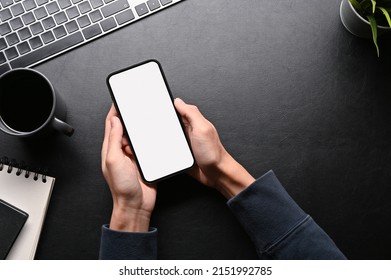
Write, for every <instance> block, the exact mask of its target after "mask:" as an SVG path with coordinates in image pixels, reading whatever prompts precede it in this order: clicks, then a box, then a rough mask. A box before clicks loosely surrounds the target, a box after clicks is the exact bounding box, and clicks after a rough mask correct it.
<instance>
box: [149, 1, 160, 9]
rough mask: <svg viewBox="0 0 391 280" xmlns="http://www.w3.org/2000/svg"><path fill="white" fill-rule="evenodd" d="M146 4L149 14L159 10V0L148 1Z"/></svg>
mask: <svg viewBox="0 0 391 280" xmlns="http://www.w3.org/2000/svg"><path fill="white" fill-rule="evenodd" d="M147 4H148V8H149V9H150V10H151V12H152V11H154V10H156V9H159V8H160V4H159V0H149V1H147Z"/></svg>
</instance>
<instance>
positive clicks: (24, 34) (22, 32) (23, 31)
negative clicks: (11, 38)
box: [18, 27, 31, 41]
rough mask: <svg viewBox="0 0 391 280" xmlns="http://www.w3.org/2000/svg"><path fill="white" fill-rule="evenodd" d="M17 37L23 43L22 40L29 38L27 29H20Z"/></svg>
mask: <svg viewBox="0 0 391 280" xmlns="http://www.w3.org/2000/svg"><path fill="white" fill-rule="evenodd" d="M18 35H19V38H20V40H22V41H24V40H26V39H28V38H30V37H31V32H30V30H29V29H28V28H27V27H25V28H23V29H20V30H19V31H18Z"/></svg>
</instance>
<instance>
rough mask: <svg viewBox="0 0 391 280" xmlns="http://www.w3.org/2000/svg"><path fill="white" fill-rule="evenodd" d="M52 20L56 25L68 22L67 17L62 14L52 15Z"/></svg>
mask: <svg viewBox="0 0 391 280" xmlns="http://www.w3.org/2000/svg"><path fill="white" fill-rule="evenodd" d="M54 20H55V21H56V23H57V24H62V23H64V22H66V21H67V20H68V18H67V16H66V15H65V13H64V12H59V13H58V14H55V15H54Z"/></svg>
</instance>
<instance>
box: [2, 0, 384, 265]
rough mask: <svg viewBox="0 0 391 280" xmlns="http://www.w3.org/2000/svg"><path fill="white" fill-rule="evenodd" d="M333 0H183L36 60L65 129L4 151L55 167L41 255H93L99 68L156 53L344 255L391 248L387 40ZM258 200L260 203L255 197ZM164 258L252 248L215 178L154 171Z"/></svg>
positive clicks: (100, 193) (14, 142) (107, 204)
mask: <svg viewBox="0 0 391 280" xmlns="http://www.w3.org/2000/svg"><path fill="white" fill-rule="evenodd" d="M339 4H340V0H330V1H320V0H318V1H307V0H292V1H259V0H258V1H254V0H242V1H237V0H235V1H233V0H228V1H227V0H214V1H209V0H186V1H183V2H182V3H179V4H178V5H176V6H175V7H172V8H169V9H167V10H165V11H162V12H160V13H158V14H156V15H154V16H152V17H149V18H146V19H144V20H142V21H139V22H136V23H135V24H132V25H130V26H127V27H125V28H123V29H121V30H119V31H117V32H115V33H113V34H109V35H107V36H105V37H103V38H100V39H98V40H96V41H94V42H92V43H90V44H88V45H86V46H82V47H80V48H78V49H76V50H73V51H71V52H68V53H66V54H64V55H61V56H59V57H57V58H55V59H52V60H51V61H49V62H46V63H43V64H41V65H39V66H37V67H35V69H37V70H39V71H41V72H42V73H44V74H45V75H47V77H48V78H49V79H50V80H51V81H52V82H53V84H54V85H55V87H56V88H57V90H58V91H59V92H60V93H61V94H62V95H63V96H64V99H65V100H66V103H67V105H68V113H69V117H68V121H69V123H70V124H72V125H73V126H74V127H75V129H76V132H75V134H74V136H73V137H72V138H67V137H65V136H61V135H58V136H56V137H53V138H50V139H49V140H46V141H35V142H34V141H21V140H18V139H14V138H12V137H9V136H6V135H4V134H1V136H0V154H1V155H7V156H8V157H14V158H17V159H23V160H25V161H26V162H28V163H32V164H36V165H43V166H48V167H49V174H50V175H52V176H55V177H56V178H57V181H56V184H55V188H54V191H53V196H52V199H51V203H50V207H49V210H48V214H47V218H46V221H45V225H44V229H43V232H42V236H41V240H40V243H39V247H38V251H37V254H36V258H38V259H96V258H97V257H98V250H99V242H100V227H101V225H102V224H104V223H108V222H109V219H110V212H111V196H110V192H109V190H108V187H107V186H106V183H105V181H104V178H103V176H102V174H101V169H100V149H101V143H102V138H103V131H104V119H105V116H106V113H107V111H108V110H109V108H110V104H111V100H110V97H109V93H108V90H107V87H106V84H105V78H106V76H107V75H108V74H109V73H110V72H113V71H115V70H118V69H120V68H124V67H126V66H129V65H132V64H135V63H137V62H140V61H143V60H146V59H149V58H156V59H158V60H159V61H160V62H161V63H162V65H163V67H164V70H165V73H166V76H167V79H168V81H169V84H170V86H171V89H172V92H173V95H174V96H175V97H181V98H183V99H184V100H185V101H187V102H189V103H193V104H196V105H197V106H198V107H199V108H200V110H201V111H202V112H203V114H204V115H205V116H206V117H207V118H209V119H210V120H211V121H212V122H213V123H214V124H215V126H216V127H217V129H218V131H219V133H220V137H221V139H222V141H223V143H224V144H225V146H226V148H227V149H228V150H229V151H230V152H231V153H232V155H233V156H234V157H236V158H237V159H238V161H240V162H241V163H242V164H243V165H244V166H245V167H246V168H247V169H248V170H249V171H250V172H251V173H252V174H253V176H255V177H258V176H261V175H262V174H263V173H264V172H266V171H268V170H269V169H273V170H274V171H275V173H276V174H277V176H278V177H279V179H280V181H281V182H282V183H283V185H284V186H285V188H286V189H287V190H288V192H289V193H290V194H291V196H292V197H293V198H294V199H295V200H296V201H297V202H298V204H299V205H300V206H301V207H302V208H303V209H304V210H305V211H307V212H308V213H309V214H311V215H312V216H313V217H314V219H315V220H316V221H317V222H318V224H319V225H321V226H322V227H323V228H324V229H325V231H326V232H327V233H328V234H329V235H330V236H331V237H332V238H333V239H334V240H335V242H336V243H337V245H338V246H339V247H340V248H341V250H342V251H343V252H344V253H345V254H346V256H347V257H348V258H351V259H390V258H391V239H390V238H389V237H390V236H389V232H390V231H389V229H390V220H391V219H390V216H391V203H390V201H391V172H390V169H391V116H390V115H391V89H390V65H391V52H390V49H391V40H390V37H383V38H382V39H381V40H380V48H381V58H380V59H378V58H377V57H376V52H375V49H374V46H373V45H372V43H371V41H368V40H362V39H358V38H356V37H354V36H352V35H350V34H349V33H348V32H347V31H346V30H345V29H344V27H343V26H342V24H341V21H340V18H339ZM260 203H262V202H261V201H260ZM151 224H152V226H156V227H158V229H159V249H158V253H159V258H161V259H251V258H256V254H255V252H254V249H253V246H252V244H251V241H250V240H249V239H248V237H247V236H246V234H245V232H244V231H243V230H242V229H241V228H240V225H239V224H238V222H237V221H236V220H235V218H234V217H233V216H232V214H231V213H230V211H229V209H228V208H227V207H226V205H225V199H224V198H223V197H221V196H220V195H219V194H218V193H217V192H215V191H214V190H211V189H208V188H206V187H203V186H201V185H199V184H198V183H196V182H195V181H194V180H193V179H191V178H190V177H188V176H187V175H180V176H177V177H175V178H172V179H170V180H168V181H166V182H164V183H161V184H160V185H159V191H158V200H157V205H156V209H155V213H154V216H153V219H152V223H151Z"/></svg>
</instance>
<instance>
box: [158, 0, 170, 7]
mask: <svg viewBox="0 0 391 280" xmlns="http://www.w3.org/2000/svg"><path fill="white" fill-rule="evenodd" d="M160 2H161V3H162V5H163V6H165V5H167V4H170V3H171V2H172V0H160Z"/></svg>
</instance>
